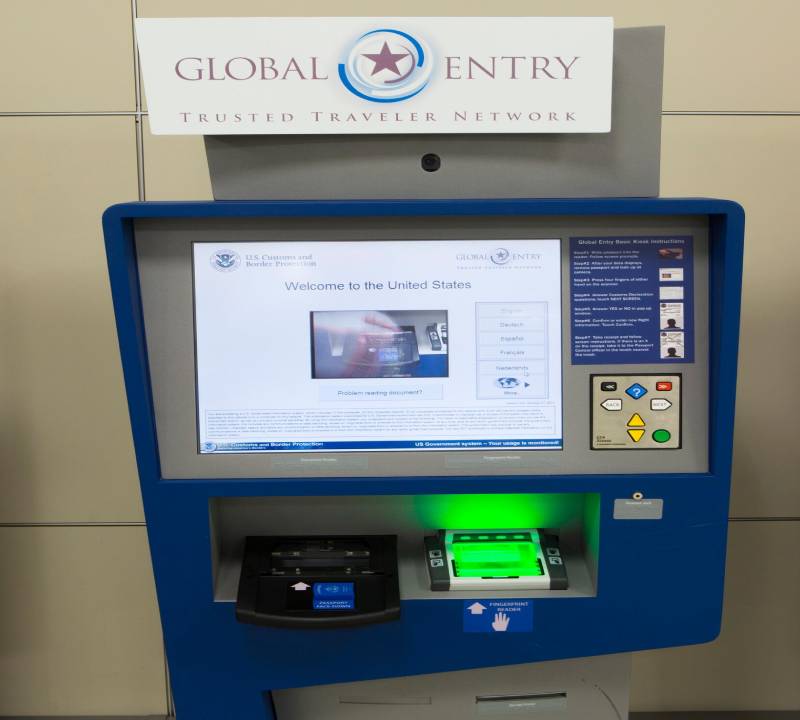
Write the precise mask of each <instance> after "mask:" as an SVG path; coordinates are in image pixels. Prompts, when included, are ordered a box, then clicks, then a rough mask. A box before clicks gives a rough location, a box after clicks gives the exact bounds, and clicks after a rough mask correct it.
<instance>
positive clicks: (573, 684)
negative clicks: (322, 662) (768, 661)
mask: <svg viewBox="0 0 800 720" xmlns="http://www.w3.org/2000/svg"><path fill="white" fill-rule="evenodd" d="M630 667H631V661H630V655H629V654H623V655H602V656H599V657H591V658H581V659H579V660H559V661H555V662H543V663H535V664H525V665H508V666H501V667H491V668H479V669H476V670H462V671H459V672H449V673H437V674H435V675H416V676H413V677H400V678H391V679H388V680H371V681H368V682H356V683H342V684H338V685H318V686H315V687H307V688H299V689H292V690H279V691H275V692H273V693H272V697H273V701H274V703H275V710H276V716H277V718H278V720H323V718H324V720H374V719H375V718H376V717H380V718H382V720H467V719H468V718H481V719H482V720H489V719H490V718H492V717H498V718H500V717H509V718H530V719H531V720H534V719H535V720H578V719H579V718H581V719H582V718H592V720H622V719H623V718H627V717H628V688H629V683H630Z"/></svg>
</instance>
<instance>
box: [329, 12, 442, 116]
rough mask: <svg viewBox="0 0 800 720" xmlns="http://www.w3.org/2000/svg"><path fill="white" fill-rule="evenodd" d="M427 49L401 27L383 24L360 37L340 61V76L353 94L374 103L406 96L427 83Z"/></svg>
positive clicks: (429, 63) (398, 99)
mask: <svg viewBox="0 0 800 720" xmlns="http://www.w3.org/2000/svg"><path fill="white" fill-rule="evenodd" d="M432 69H433V59H432V57H431V53H430V50H429V49H428V48H427V47H425V45H424V43H423V42H422V41H421V40H419V39H418V38H415V37H413V36H412V35H409V34H408V33H406V32H403V31H402V30H393V29H390V28H383V29H380V30H372V31H370V32H368V33H365V34H364V35H362V36H361V37H359V38H358V39H357V40H356V41H355V43H353V45H352V46H351V47H350V49H349V50H348V51H347V53H346V54H345V56H344V58H343V59H342V62H340V63H339V79H340V80H341V81H342V84H343V85H344V86H345V87H346V88H347V89H348V90H349V91H350V92H351V93H353V95H356V96H357V97H360V98H362V99H363V100H369V101H370V102H377V103H394V102H401V101H402V100H408V99H409V98H412V97H414V96H415V95H418V94H419V93H421V92H422V91H423V90H424V89H425V87H426V86H427V85H428V81H429V80H430V77H431V70H432Z"/></svg>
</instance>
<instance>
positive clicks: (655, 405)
mask: <svg viewBox="0 0 800 720" xmlns="http://www.w3.org/2000/svg"><path fill="white" fill-rule="evenodd" d="M671 407H672V403H671V402H670V401H669V400H667V398H653V399H652V400H651V401H650V409H651V410H669V409H670V408H671Z"/></svg>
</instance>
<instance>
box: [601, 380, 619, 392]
mask: <svg viewBox="0 0 800 720" xmlns="http://www.w3.org/2000/svg"><path fill="white" fill-rule="evenodd" d="M600 389H601V390H602V391H603V392H614V390H616V389H617V383H615V382H601V383H600Z"/></svg>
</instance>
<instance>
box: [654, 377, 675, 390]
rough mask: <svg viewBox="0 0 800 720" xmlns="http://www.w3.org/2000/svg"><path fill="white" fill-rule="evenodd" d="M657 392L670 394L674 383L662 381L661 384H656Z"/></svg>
mask: <svg viewBox="0 0 800 720" xmlns="http://www.w3.org/2000/svg"><path fill="white" fill-rule="evenodd" d="M656 390H658V391H659V392H669V391H670V390H672V383H671V382H668V381H667V380H662V381H661V382H657V383H656Z"/></svg>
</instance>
